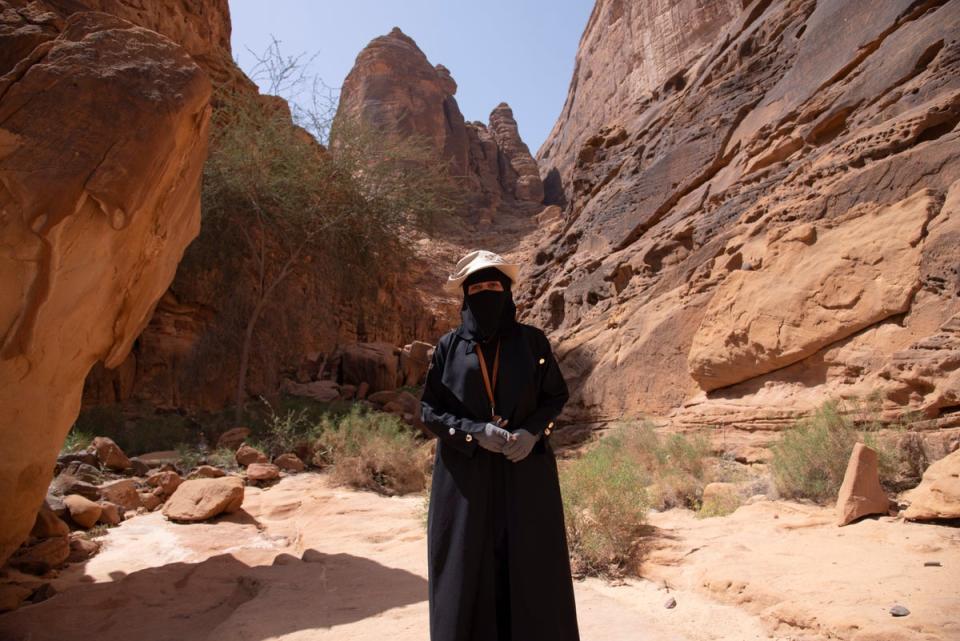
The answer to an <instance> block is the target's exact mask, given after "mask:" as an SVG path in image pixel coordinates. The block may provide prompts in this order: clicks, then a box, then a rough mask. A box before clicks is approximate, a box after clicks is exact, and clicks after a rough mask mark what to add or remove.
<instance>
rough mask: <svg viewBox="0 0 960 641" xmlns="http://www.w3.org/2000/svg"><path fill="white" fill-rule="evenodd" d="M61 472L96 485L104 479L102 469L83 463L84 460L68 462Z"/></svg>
mask: <svg viewBox="0 0 960 641" xmlns="http://www.w3.org/2000/svg"><path fill="white" fill-rule="evenodd" d="M60 473H61V474H69V475H70V476H72V477H74V478H77V479H80V480H81V481H86V482H87V483H93V484H94V485H97V484H100V483H103V480H104V477H103V472H101V471H100V468H99V467H96V466H94V465H90V464H88V463H83V462H82V461H71V462H70V463H67V464H66V465H65V466H64V468H63V470H61V472H60Z"/></svg>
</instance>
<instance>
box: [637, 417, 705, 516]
mask: <svg viewBox="0 0 960 641" xmlns="http://www.w3.org/2000/svg"><path fill="white" fill-rule="evenodd" d="M620 429H622V430H623V447H624V449H625V451H626V452H627V454H628V455H629V456H630V457H631V459H632V460H634V461H635V462H636V463H637V465H639V466H640V468H641V469H642V470H644V471H645V474H646V484H647V485H648V486H649V487H648V493H649V498H650V506H651V507H655V508H657V509H666V508H671V507H688V508H691V509H697V508H698V507H699V506H700V496H701V495H702V493H703V486H704V475H705V472H706V467H705V464H704V461H705V459H707V458H708V457H709V456H710V443H709V441H708V439H707V437H706V436H705V435H704V434H702V433H696V434H693V435H686V434H659V433H658V432H657V431H656V430H655V429H654V427H653V425H652V424H651V423H649V422H648V421H630V422H627V423H624V424H622V426H621V428H620Z"/></svg>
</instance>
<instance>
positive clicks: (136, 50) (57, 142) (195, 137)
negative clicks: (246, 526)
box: [0, 2, 210, 559]
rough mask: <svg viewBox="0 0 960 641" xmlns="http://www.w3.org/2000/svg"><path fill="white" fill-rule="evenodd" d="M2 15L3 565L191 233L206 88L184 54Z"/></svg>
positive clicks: (130, 31) (46, 11) (23, 11)
mask: <svg viewBox="0 0 960 641" xmlns="http://www.w3.org/2000/svg"><path fill="white" fill-rule="evenodd" d="M0 11H2V15H3V18H4V27H3V29H2V30H0V51H2V52H3V56H2V58H3V69H2V72H4V73H6V75H4V76H3V77H2V78H0V96H2V98H0V122H2V123H3V124H2V125H0V141H2V144H0V236H2V240H0V245H2V246H5V247H7V248H8V251H2V252H0V282H3V283H4V286H3V288H2V293H0V381H2V384H0V431H2V432H0V439H2V440H3V442H4V444H5V451H7V452H9V453H11V454H10V455H9V456H6V457H5V458H4V460H3V462H2V463H0V559H5V558H7V556H8V555H9V553H10V552H11V551H12V550H13V549H14V548H15V547H16V546H17V545H18V544H19V543H20V541H22V540H23V538H24V537H25V536H26V535H27V533H28V532H29V530H30V524H32V523H33V520H34V519H33V515H34V514H35V512H36V510H37V507H38V506H39V505H40V503H41V501H42V499H43V496H44V493H45V491H46V488H47V485H48V483H49V481H50V478H51V475H52V471H53V465H54V462H55V457H56V454H57V452H58V451H59V448H60V445H61V444H62V443H63V439H64V436H65V435H66V433H67V431H68V430H69V428H70V426H71V424H72V423H73V421H74V419H75V418H76V416H77V411H78V409H79V405H80V395H81V391H82V388H83V381H84V377H85V376H86V375H87V372H89V370H90V368H91V367H92V366H93V364H94V363H95V362H97V361H98V360H102V361H103V362H105V363H106V365H107V366H109V367H114V366H116V365H119V364H120V363H121V362H123V360H124V358H125V357H126V355H127V353H128V352H129V350H130V348H131V345H132V343H133V341H134V339H135V338H136V337H137V336H138V335H139V334H140V332H141V331H142V329H143V328H144V326H145V325H146V324H147V322H148V320H149V319H150V315H151V313H152V311H153V307H154V305H155V304H156V302H157V300H158V299H159V298H160V296H161V295H162V294H163V292H164V291H165V290H166V288H167V287H168V285H169V284H170V282H171V280H172V279H173V275H174V272H175V270H176V267H177V263H178V262H179V260H180V258H181V256H182V254H183V250H184V248H185V247H186V245H187V244H188V243H189V242H190V241H191V240H192V239H193V238H194V237H195V236H196V235H197V233H198V231H199V224H200V200H199V196H200V176H201V170H202V166H203V161H204V159H205V158H206V151H207V127H208V122H209V116H210V108H209V99H210V82H209V79H208V77H207V75H206V74H205V73H204V72H203V71H202V70H201V69H200V67H198V66H197V64H196V63H195V62H194V61H193V59H192V58H191V57H190V56H189V55H188V54H187V52H186V51H185V50H184V49H183V48H181V47H180V46H178V45H177V44H175V43H173V42H172V41H170V40H169V39H167V38H165V37H163V36H161V35H159V34H157V33H156V32H153V31H149V30H146V29H143V28H140V27H137V26H136V25H134V24H132V23H130V22H128V21H126V20H123V19H121V18H118V17H115V16H110V15H107V14H102V13H93V12H78V13H74V14H72V15H70V16H68V17H64V16H63V15H61V14H59V13H58V12H56V11H54V10H53V9H52V7H51V6H47V5H44V4H43V3H40V2H34V3H31V4H30V5H29V6H23V5H21V4H19V3H15V4H14V5H11V4H9V3H3V2H0ZM7 43H10V46H9V47H8V46H7ZM16 56H20V59H19V60H14V59H13V58H15V57H16ZM9 248H15V251H9Z"/></svg>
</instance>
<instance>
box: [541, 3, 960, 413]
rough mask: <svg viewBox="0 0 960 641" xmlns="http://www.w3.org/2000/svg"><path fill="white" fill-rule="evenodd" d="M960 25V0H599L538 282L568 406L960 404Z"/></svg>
mask: <svg viewBox="0 0 960 641" xmlns="http://www.w3.org/2000/svg"><path fill="white" fill-rule="evenodd" d="M958 33H960V2H957V1H956V0H953V1H943V0H940V1H933V0H931V1H924V2H915V1H911V0H897V1H891V2H884V3H856V2H844V1H842V0H826V1H820V2H813V1H812V0H789V1H784V2H770V1H769V0H754V1H752V2H749V1H747V2H742V3H741V2H732V1H729V0H697V1H693V0H691V1H686V0H673V1H658V2H650V3H646V2H645V3H636V2H635V3H630V2H622V1H620V0H598V2H597V4H596V7H595V9H594V11H593V14H592V16H591V18H590V21H589V24H588V25H587V27H586V30H585V32H584V34H583V37H582V39H581V44H580V51H579V52H578V55H577V65H576V71H575V72H574V78H573V80H572V82H571V86H570V93H569V96H568V98H567V103H566V105H565V107H564V110H563V113H562V114H561V116H560V118H559V119H558V121H557V124H556V126H555V128H554V130H553V133H552V134H551V136H550V138H549V139H548V140H547V141H546V142H545V143H544V145H543V147H542V148H541V149H540V151H539V153H538V158H539V160H540V171H541V175H542V176H543V177H544V180H545V182H546V184H547V198H548V200H550V201H554V202H565V203H566V206H565V209H564V211H563V216H562V217H559V218H558V219H557V220H556V221H554V222H552V223H549V224H548V225H547V226H546V227H544V228H543V229H542V230H541V231H540V235H539V236H538V237H536V238H535V239H531V241H530V242H531V245H532V246H534V247H535V249H533V250H531V255H530V256H529V260H530V265H529V267H528V268H527V270H526V271H527V274H528V275H529V277H530V278H531V281H530V283H529V288H528V289H527V291H526V293H525V295H524V297H523V307H524V310H525V313H526V314H527V317H528V318H530V319H532V320H533V321H534V322H538V323H542V324H543V325H544V326H546V327H549V328H550V329H551V330H552V332H553V333H552V336H553V338H554V341H555V343H556V344H557V345H558V351H559V352H560V353H561V354H562V363H563V366H564V368H565V371H566V372H568V373H569V375H570V377H571V383H572V384H573V386H574V389H575V390H576V393H575V398H574V401H573V402H572V403H571V404H570V406H569V410H568V415H569V416H570V417H571V418H574V417H576V418H580V419H583V420H588V419H611V418H616V417H619V416H621V415H623V414H624V413H658V414H665V413H669V412H672V413H673V414H674V419H675V421H678V422H680V423H687V424H696V425H735V426H741V427H748V428H750V429H751V430H752V429H756V428H758V427H759V428H763V427H769V428H776V427H778V426H780V425H783V424H785V423H786V422H788V421H789V420H790V419H791V418H793V417H795V416H797V415H798V414H800V413H803V412H806V411H809V410H810V409H811V408H812V407H814V406H815V405H816V404H817V403H819V402H820V401H822V400H823V399H824V398H825V397H826V396H828V395H834V396H835V395H839V396H850V397H853V396H856V397H865V396H867V395H869V394H871V393H874V395H875V396H876V395H879V401H880V402H881V404H882V409H883V410H884V412H885V413H886V415H887V416H889V417H893V416H896V415H898V414H900V413H902V412H903V411H905V410H911V409H912V410H918V411H920V412H922V413H923V415H924V416H925V417H927V418H930V419H934V418H937V417H939V416H942V415H944V414H945V413H946V414H949V413H950V412H955V411H956V410H957V409H958V407H960V390H958V388H957V377H956V369H957V365H958V363H960V358H958V353H960V352H958V351H957V345H956V341H955V326H956V316H955V315H956V314H957V313H958V312H960V274H958V261H957V256H958V255H957V251H956V247H958V246H960V206H958V203H960V144H958V142H960V132H958V127H957V124H958V122H960V41H958V38H957V34H958ZM951 319H952V320H951ZM932 424H933V423H932ZM938 424H940V425H942V424H943V421H942V420H941V421H940V423H938Z"/></svg>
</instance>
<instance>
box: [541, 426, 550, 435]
mask: <svg viewBox="0 0 960 641" xmlns="http://www.w3.org/2000/svg"><path fill="white" fill-rule="evenodd" d="M543 433H544V434H546V435H547V436H550V428H549V427H548V428H547V429H545V430H543Z"/></svg>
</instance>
